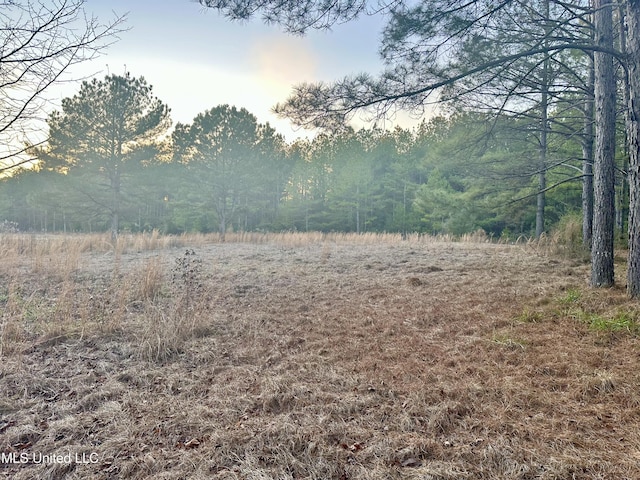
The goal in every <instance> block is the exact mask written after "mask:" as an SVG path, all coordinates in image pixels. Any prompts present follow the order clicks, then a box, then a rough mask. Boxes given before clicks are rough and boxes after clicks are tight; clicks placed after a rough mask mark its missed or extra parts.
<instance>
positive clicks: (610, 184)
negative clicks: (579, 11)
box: [591, 0, 616, 287]
mask: <svg viewBox="0 0 640 480" xmlns="http://www.w3.org/2000/svg"><path fill="white" fill-rule="evenodd" d="M594 9H595V14H594V24H595V36H596V45H597V46H598V47H600V48H602V49H607V50H613V15H612V7H611V3H609V0H594ZM594 71H595V113H596V116H595V123H596V152H595V153H596V154H595V159H594V165H593V193H594V212H593V240H592V248H591V285H592V286H594V287H610V286H612V285H613V283H614V270H613V231H614V220H615V218H614V217H615V177H614V166H615V163H614V161H615V133H616V132H615V120H616V118H615V115H616V112H615V101H616V98H615V94H616V88H615V87H616V85H615V75H614V69H613V56H612V55H611V54H608V53H604V52H594Z"/></svg>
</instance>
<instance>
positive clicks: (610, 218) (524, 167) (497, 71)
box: [0, 0, 640, 296]
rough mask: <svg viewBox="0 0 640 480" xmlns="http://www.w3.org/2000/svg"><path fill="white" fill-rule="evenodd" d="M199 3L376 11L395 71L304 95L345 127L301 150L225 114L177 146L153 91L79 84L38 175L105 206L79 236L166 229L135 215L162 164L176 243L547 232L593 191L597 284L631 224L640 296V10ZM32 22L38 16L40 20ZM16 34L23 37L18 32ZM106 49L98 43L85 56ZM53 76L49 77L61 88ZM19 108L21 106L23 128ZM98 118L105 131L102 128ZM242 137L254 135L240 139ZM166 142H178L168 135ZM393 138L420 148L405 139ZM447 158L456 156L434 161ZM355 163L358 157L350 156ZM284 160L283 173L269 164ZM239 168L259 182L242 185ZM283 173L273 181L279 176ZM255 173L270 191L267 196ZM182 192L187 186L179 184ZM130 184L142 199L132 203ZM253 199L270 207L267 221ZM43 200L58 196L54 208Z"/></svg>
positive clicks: (182, 133)
mask: <svg viewBox="0 0 640 480" xmlns="http://www.w3.org/2000/svg"><path fill="white" fill-rule="evenodd" d="M25 1H26V3H27V5H29V2H28V0H25ZM200 3H201V4H202V5H203V6H205V7H207V8H212V9H215V10H217V11H218V12H219V13H220V14H222V15H224V16H226V17H228V18H230V19H232V20H246V19H249V18H251V17H253V16H258V15H259V16H261V17H262V19H263V20H264V21H266V22H268V23H273V24H278V25H280V26H282V27H283V28H284V29H285V31H288V32H292V33H295V34H304V33H305V32H306V31H307V30H309V29H311V28H319V29H326V28H330V27H331V26H332V25H334V24H335V23H337V22H349V21H352V20H354V19H356V18H358V17H359V16H362V15H383V16H385V17H386V18H387V20H388V22H387V25H386V27H385V28H384V30H383V32H382V37H381V45H380V55H381V59H382V61H383V64H384V69H383V71H382V72H381V73H380V74H378V75H371V74H368V73H357V74H354V75H351V76H348V77H345V78H343V79H341V80H336V81H334V82H329V83H326V82H320V83H305V84H300V85H297V86H295V87H294V89H293V93H292V95H291V96H290V97H289V98H288V99H286V100H285V101H284V102H282V103H280V104H278V105H276V106H275V107H274V110H275V111H276V112H277V113H278V114H279V115H281V116H283V117H287V118H289V119H291V120H293V121H294V122H295V123H297V124H299V125H303V126H311V127H316V128H320V129H322V130H323V131H324V132H330V133H327V134H326V135H324V134H323V135H320V136H319V137H318V138H317V139H316V140H313V141H310V142H308V143H305V142H298V143H296V144H294V145H284V142H283V141H282V138H281V137H279V136H278V135H277V133H276V132H274V131H273V129H271V128H270V127H269V126H268V125H258V124H257V122H256V121H255V118H251V121H250V120H248V119H247V118H246V117H252V116H251V115H250V114H249V113H248V112H246V111H243V110H237V109H235V108H234V107H229V106H218V107H213V108H212V109H211V110H209V111H207V112H204V113H203V114H201V115H199V116H198V117H196V118H195V119H194V121H193V123H192V124H191V125H180V124H178V125H177V126H176V127H175V130H173V132H172V133H171V134H168V133H167V132H166V126H167V124H168V121H169V120H168V118H169V117H168V114H169V111H168V108H166V107H165V106H164V105H163V104H162V102H160V101H159V100H157V99H155V98H154V97H152V95H151V89H150V87H149V86H148V85H147V84H146V82H145V81H144V79H130V78H128V76H125V77H122V78H116V77H107V78H106V79H105V80H104V81H98V80H95V81H93V82H85V83H83V85H82V87H81V91H80V93H79V94H78V95H77V96H75V97H74V98H72V99H67V101H66V104H65V103H63V108H62V111H61V112H57V113H54V114H53V115H52V116H51V117H50V118H49V121H48V123H49V130H50V133H51V137H50V140H49V142H48V143H47V144H44V145H40V146H37V145H33V146H28V147H27V148H28V149H29V151H30V152H31V153H32V154H33V155H35V157H36V158H38V159H39V161H41V162H42V163H41V166H40V168H41V169H40V171H39V172H37V173H38V174H41V175H40V177H39V178H40V179H42V178H44V175H51V176H52V177H51V180H52V184H56V185H57V184H58V182H60V181H61V180H60V179H61V178H63V179H64V181H66V182H68V185H67V187H66V189H65V190H64V191H65V192H67V191H68V192H74V194H77V195H81V197H82V198H83V199H84V200H87V199H90V200H91V205H93V206H94V208H90V209H86V211H82V212H74V218H78V217H77V215H76V213H77V214H83V215H85V217H87V218H85V219H84V220H83V221H81V222H80V224H82V225H85V226H83V227H81V228H82V229H86V228H87V227H86V225H89V228H95V227H96V226H98V228H107V225H108V227H109V228H110V230H111V231H112V234H113V235H117V232H118V231H119V230H120V229H121V228H123V227H125V228H132V229H133V228H138V229H143V228H146V227H143V225H146V224H149V225H150V226H151V223H153V222H149V221H148V218H147V217H148V215H147V216H145V215H144V212H143V211H145V209H143V208H142V207H140V206H139V207H138V215H137V217H138V221H137V223H136V222H135V221H133V220H132V219H133V218H134V216H135V215H132V213H131V211H130V210H131V206H132V204H134V203H135V202H132V198H134V197H136V196H138V198H139V199H140V200H142V199H143V197H144V198H146V195H145V194H144V193H143V191H144V188H143V187H144V178H151V177H153V175H149V176H148V177H145V176H141V177H140V181H139V182H138V183H136V182H131V179H132V178H135V176H136V175H140V171H142V170H145V173H147V174H149V173H150V172H151V171H152V170H154V169H160V168H162V169H172V170H166V171H167V172H169V177H162V178H167V179H166V181H165V183H166V184H167V189H166V194H165V195H163V196H162V199H163V202H164V203H159V204H156V205H155V206H154V207H153V208H151V209H149V210H150V211H151V210H154V211H155V212H157V217H158V218H160V217H163V218H164V219H165V221H166V218H167V216H168V217H169V218H171V219H172V220H171V222H165V225H166V227H165V229H166V230H167V231H170V230H172V229H177V230H180V229H181V228H199V229H210V228H212V226H213V225H215V226H216V228H217V229H218V230H219V231H220V232H221V234H222V235H224V232H225V231H226V230H227V229H228V228H246V229H249V228H274V227H275V226H276V225H279V226H282V227H283V228H296V229H299V228H310V229H311V228H314V229H332V228H339V229H344V230H347V229H351V230H355V231H364V230H366V229H369V228H371V229H373V228H380V229H390V230H391V229H395V228H398V229H404V228H407V229H415V230H420V229H423V230H436V231H446V230H450V231H456V230H461V229H464V228H471V226H473V228H475V227H477V226H478V225H479V226H481V227H482V228H485V227H486V228H485V229H487V230H488V231H490V232H491V233H496V232H501V233H503V232H505V231H514V232H532V233H533V235H535V236H540V235H541V234H542V233H543V232H544V231H546V230H548V228H549V225H550V222H551V223H552V222H553V221H554V220H555V217H556V216H557V215H558V213H557V212H559V211H569V210H571V209H573V208H575V203H576V202H575V198H574V197H572V198H571V199H569V198H566V199H563V200H558V199H559V198H560V196H561V194H563V193H567V194H569V193H571V195H575V193H576V189H575V181H576V180H581V183H582V188H581V195H580V196H581V198H580V206H581V214H582V224H583V243H584V245H585V246H586V247H587V248H589V249H590V251H591V265H592V269H591V283H592V285H594V286H610V285H612V284H613V282H614V274H613V273H614V263H613V258H614V255H613V248H614V234H615V231H616V227H617V228H618V230H620V231H622V230H624V229H625V228H627V229H628V241H629V261H628V277H627V279H628V282H627V283H628V291H629V294H630V295H632V296H640V140H639V138H640V121H639V120H638V119H640V75H638V65H639V64H640V2H638V1H636V0H620V1H617V2H608V1H605V0H572V1H568V2H567V1H558V0H535V1H520V0H515V1H504V2H495V1H490V0H472V1H468V0H447V1H441V0H421V1H419V2H405V1H402V0H400V1H397V2H389V3H379V2H371V1H368V0H357V1H353V0H336V1H331V2H325V1H315V0H305V1H302V2H295V5H291V4H289V3H283V2H280V1H271V0H261V1H260V2H254V1H252V0H248V1H247V0H224V1H218V0H200ZM78 4H79V5H81V2H80V0H79V2H78ZM11 5H12V6H13V5H17V3H16V4H14V3H13V2H12V3H11ZM62 5H63V6H64V5H65V4H62ZM27 12H31V14H32V15H31V16H32V17H35V18H39V16H38V15H37V14H36V15H33V14H34V13H35V12H34V11H33V10H27ZM28 16H29V15H27V17H28ZM22 30H23V29H22V28H17V29H16V31H22ZM28 30H29V29H26V31H28ZM64 30H65V29H64V28H63V29H62V31H63V32H64ZM7 31H8V32H12V28H11V26H9V28H7ZM107 32H108V30H107ZM11 38H13V37H11ZM16 38H17V37H16ZM94 38H96V37H95V36H90V37H89V42H88V46H89V47H91V46H92V45H93V43H92V42H93V41H94V40H93V39H94ZM97 38H98V39H99V38H100V36H99V35H98V37H97ZM67 40H68V39H67ZM27 41H28V40H27ZM68 43H71V45H73V42H69V41H66V42H65V38H64V37H62V40H61V45H62V46H64V45H66V44H68ZM17 51H19V52H21V51H25V49H24V48H20V49H18V50H17ZM72 51H75V50H73V47H72ZM54 55H55V52H54ZM46 58H50V57H49V56H47V57H46ZM46 58H45V59H46ZM71 58H72V59H73V58H74V57H71ZM1 61H2V60H1V59H0V62H1ZM14 63H15V62H11V64H14ZM62 70H64V68H62ZM34 74H35V77H36V78H37V77H38V74H37V72H34ZM40 76H42V77H43V78H49V80H47V82H54V81H55V78H56V77H55V75H54V76H53V77H45V76H44V75H40ZM19 79H20V77H18V80H19ZM48 84H49V83H46V82H45V84H44V86H43V89H44V88H46V86H47V85H48ZM91 88H93V90H91ZM0 90H1V91H4V89H3V88H0ZM41 91H42V90H38V91H36V93H35V94H34V95H35V96H36V97H37V96H38V93H39V92H41ZM129 91H138V92H140V95H139V97H136V98H137V100H135V101H133V104H136V102H137V101H139V102H141V103H140V104H139V105H138V106H140V107H141V108H142V110H141V111H140V112H138V113H135V112H134V111H133V110H131V107H132V104H131V103H130V100H132V99H133V97H132V98H129V99H128V98H127V97H126V95H125V94H126V92H129ZM100 92H102V93H100ZM105 92H107V93H105ZM96 94H99V95H98V96H99V97H100V101H102V100H104V101H105V102H106V103H105V104H104V105H102V106H104V107H108V108H110V109H111V111H112V115H111V116H108V115H107V116H105V117H104V118H100V117H99V116H96V113H100V112H101V111H100V109H99V108H98V107H100V105H93V104H92V103H91V101H90V100H89V101H88V100H87V99H90V98H91V97H92V96H94V95H96ZM83 98H84V100H83ZM83 102H84V103H83ZM432 103H438V105H440V107H441V108H442V109H443V111H444V112H445V113H446V115H445V120H438V121H434V122H431V123H428V124H423V125H422V126H421V127H420V128H419V129H416V130H414V131H411V132H400V131H396V132H393V133H380V132H377V131H373V132H370V133H365V132H354V131H353V130H351V129H349V128H348V126H347V125H348V120H349V119H350V118H352V117H353V115H354V114H356V113H358V112H366V113H369V114H370V115H371V116H372V118H373V117H375V118H380V117H384V116H385V115H387V114H389V113H393V112H394V111H395V110H396V109H402V110H410V111H413V112H414V113H417V114H422V113H424V111H425V108H426V107H427V106H429V105H430V104H432ZM26 105H28V102H27V104H26ZM18 106H19V105H18ZM96 108H98V110H96ZM100 108H101V107H100ZM92 109H93V110H92ZM23 111H25V110H20V109H18V110H17V112H18V113H17V114H16V115H17V116H16V117H15V118H20V117H21V114H20V112H23ZM126 112H128V113H126ZM102 113H104V112H102ZM125 113H126V114H125ZM83 116H84V117H85V118H84V119H83V118H82V117H83ZM239 117H243V118H239ZM230 118H233V120H229V119H230ZM98 123H100V124H101V125H102V128H99V129H93V130H92V128H94V127H95V126H96V125H97V124H98ZM232 124H233V125H234V126H233V128H232V127H231V125H232ZM240 124H242V126H240ZM9 125H11V124H9ZM460 125H464V127H460ZM107 127H108V128H111V130H109V133H108V134H106V133H105V131H106V130H105V128H107ZM108 128H107V129H108ZM458 128H462V129H463V130H466V131H465V133H464V134H462V136H461V137H458V138H459V139H460V140H461V141H459V142H458V143H456V144H448V145H447V141H448V139H449V138H456V137H455V133H456V131H457V129H458ZM232 130H233V131H234V132H235V131H236V130H237V132H244V133H242V134H238V135H237V136H236V135H235V133H234V134H233V135H230V134H229V132H231V131H232ZM56 132H57V135H58V137H59V138H58V139H57V138H56ZM248 132H250V133H248ZM443 132H444V134H443V135H444V137H443V138H438V136H437V135H438V134H442V133H443ZM425 133H426V135H425ZM158 135H159V136H160V137H162V136H163V135H164V136H165V138H164V140H165V141H156V140H154V137H156V136H158ZM396 137H397V138H403V139H406V138H410V141H408V142H404V140H403V141H399V142H396ZM471 140H473V141H471ZM407 144H408V145H409V146H407ZM443 145H444V146H443ZM383 146H384V147H383ZM385 148H388V152H387V153H386V154H385V156H384V158H385V161H380V163H379V164H375V165H374V163H375V162H373V161H372V159H373V158H378V157H376V155H377V154H378V153H379V152H380V151H384V150H385ZM446 148H448V150H446ZM438 151H441V152H443V153H442V155H441V158H440V161H439V162H435V161H433V158H434V155H435V156H437V155H436V152H438ZM345 152H349V153H348V154H347V153H345ZM389 152H391V153H389ZM412 155H417V158H418V160H416V162H415V164H412V163H411V162H410V161H408V160H407V159H408V158H412V157H411V156H412ZM240 157H242V158H243V159H244V160H242V161H239V160H238V159H239V158H240ZM347 157H349V161H345V160H343V159H344V158H347ZM444 157H446V160H445V158H444ZM460 158H461V159H462V160H460V161H458V160H459V159H460ZM246 159H250V160H246ZM275 159H277V160H275ZM378 159H379V158H378ZM272 160H273V161H274V162H275V163H274V164H273V165H272V167H274V168H275V170H274V169H273V168H262V167H263V166H264V165H267V164H268V162H270V161H272ZM405 160H407V162H408V163H406V162H405ZM240 164H242V166H244V167H246V168H248V169H249V170H248V171H247V170H244V171H243V172H240V170H241V168H240ZM250 164H251V165H252V166H251V167H249V166H248V165H250ZM356 165H358V167H357V168H356V167H355V166H356ZM380 165H384V166H380ZM409 165H410V166H409ZM6 169H7V168H6V167H3V168H2V170H3V171H4V170H6ZM274 171H277V172H278V174H277V175H276V174H273V175H271V173H272V172H274ZM354 171H355V173H354ZM267 172H269V174H267ZM33 174H34V172H31V171H29V172H21V173H20V175H15V174H14V175H13V176H12V178H11V180H12V182H13V185H14V186H15V185H18V184H19V182H18V179H19V177H22V181H23V182H25V183H28V182H29V181H35V180H33V179H32V175H33ZM305 175H306V176H305ZM257 177H264V178H262V180H264V182H262V183H260V184H259V185H257V184H254V183H253V180H252V179H254V178H257ZM276 177H277V180H276V179H275V178H276ZM177 178H179V179H181V182H178V183H179V185H180V186H177V184H174V183H171V182H172V181H173V180H175V179H177ZM185 178H189V180H188V181H184V179H185ZM54 179H55V181H53V180H54ZM489 179H492V180H493V182H490V181H489ZM74 182H75V183H74ZM532 183H533V187H532ZM134 184H135V185H137V187H136V189H130V188H129V186H131V185H134ZM47 185H49V182H47ZM156 185H157V184H156ZM185 185H188V186H186V187H185ZM264 185H269V187H268V188H267V189H266V190H268V191H265V187H264ZM400 186H402V188H400ZM154 188H155V187H154ZM400 190H402V195H401V196H399V195H398V192H399V191H400ZM205 191H206V192H207V193H206V195H205V194H204V193H203V192H205ZM276 191H277V192H278V193H276ZM38 194H40V192H38ZM205 197H206V198H205ZM258 197H260V198H261V202H262V206H263V207H264V206H265V205H268V206H269V208H262V209H259V208H257V207H256V205H258V203H260V202H258V201H257V198H258ZM276 197H278V200H277V201H276ZM48 198H50V200H51V201H54V200H55V195H52V196H50V197H48ZM61 198H62V200H60V202H58V203H60V205H62V204H63V203H64V207H65V208H64V209H63V210H62V211H60V210H59V209H58V210H55V208H54V205H53V204H48V206H49V208H47V209H45V210H44V212H45V218H44V219H42V218H41V219H40V223H41V226H44V227H45V228H48V227H47V225H48V224H49V221H50V220H49V216H50V214H49V213H48V212H49V211H51V210H53V211H54V215H53V216H54V219H55V222H56V225H59V224H60V215H61V216H62V224H63V228H67V215H68V214H69V212H70V210H69V209H68V208H67V207H68V202H66V200H64V198H66V197H65V196H63V197H61ZM399 198H402V201H401V202H399V201H398V199H399ZM79 199H80V198H79ZM390 199H391V200H390ZM531 199H535V214H534V220H533V222H532V221H531V218H530V210H531V209H530V203H529V202H527V200H531ZM4 201H5V203H6V202H8V201H9V200H6V199H5V200H4ZM11 201H14V200H11ZM30 201H31V203H32V204H33V203H34V202H36V200H35V199H34V198H32V199H31V200H30ZM23 202H24V200H23ZM65 202H66V203H65ZM145 202H148V200H145ZM27 203H28V202H27ZM138 204H139V205H140V202H138ZM560 204H561V205H562V206H563V208H559V205H560ZM76 205H84V204H83V203H76ZM514 205H518V208H517V209H514V207H513V206H514ZM134 210H135V209H134ZM39 211H41V210H39ZM35 212H36V211H32V212H31V213H32V219H31V222H32V226H34V225H35V224H36V216H37V215H36V213H35ZM194 212H209V213H208V214H203V215H199V216H198V215H194ZM256 212H261V213H256ZM266 212H268V213H266ZM345 212H348V213H345ZM194 216H196V217H198V218H194ZM143 217H145V220H144V222H143ZM516 218H518V219H519V220H520V221H519V226H516V225H515V223H516V222H514V219H516ZM390 219H392V220H390ZM398 219H401V220H398ZM626 219H628V222H627V221H626ZM21 221H24V220H21ZM74 221H76V220H74ZM398 221H399V222H400V224H401V227H398V226H397V225H398V223H397V222H398ZM301 222H302V223H301ZM79 228H80V227H79Z"/></svg>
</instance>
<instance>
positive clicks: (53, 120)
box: [34, 74, 170, 236]
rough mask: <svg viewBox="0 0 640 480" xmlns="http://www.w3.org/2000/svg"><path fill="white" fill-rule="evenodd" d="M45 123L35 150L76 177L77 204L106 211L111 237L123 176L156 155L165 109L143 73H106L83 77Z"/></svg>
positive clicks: (49, 163)
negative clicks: (43, 140)
mask: <svg viewBox="0 0 640 480" xmlns="http://www.w3.org/2000/svg"><path fill="white" fill-rule="evenodd" d="M48 124H49V137H50V138H49V142H48V145H47V147H46V148H37V149H35V150H34V152H35V154H36V155H37V156H38V157H39V158H40V159H41V160H42V161H43V164H44V167H45V168H47V169H49V170H57V171H59V172H61V173H64V174H67V175H69V177H70V178H73V179H77V180H78V181H77V182H76V183H74V184H73V186H74V190H75V191H76V192H78V193H80V194H81V196H83V197H84V202H82V203H85V204H86V203H90V204H94V205H96V206H97V207H98V209H99V211H101V213H103V214H104V213H107V214H108V215H109V217H110V219H111V232H112V235H113V236H116V235H117V234H118V231H119V229H120V215H121V214H122V213H123V211H124V209H125V208H126V205H125V204H124V201H125V196H126V193H127V184H126V181H127V177H128V176H129V175H131V174H133V173H134V172H135V171H136V169H139V168H140V167H141V166H142V165H143V164H145V163H148V162H150V161H152V160H153V159H154V158H156V156H157V155H158V153H159V147H158V140H159V137H160V136H161V135H162V134H164V133H165V132H166V130H167V129H168V128H169V126H170V118H169V108H168V107H167V106H166V105H165V104H163V103H162V102H161V101H160V100H159V99H158V98H157V97H155V96H153V92H152V87H151V86H150V85H148V84H147V82H146V81H145V79H144V78H132V77H131V76H130V75H129V74H126V75H124V76H118V75H107V77H105V79H104V80H97V79H93V80H91V81H85V82H83V83H82V86H81V87H80V92H79V93H78V94H77V95H75V96H74V97H72V98H65V99H64V100H63V101H62V112H59V111H55V112H53V113H52V114H51V115H50V117H49V120H48ZM129 189H130V191H133V189H132V186H130V187H129Z"/></svg>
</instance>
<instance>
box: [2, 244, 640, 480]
mask: <svg viewBox="0 0 640 480" xmlns="http://www.w3.org/2000/svg"><path fill="white" fill-rule="evenodd" d="M106 239H107V237H104V236H97V235H96V236H70V237H56V236H52V237H39V236H38V237H33V236H20V235H11V236H9V235H4V236H1V237H0V260H1V263H0V279H1V281H2V283H0V285H2V286H1V287H0V307H1V308H2V324H1V328H2V330H1V331H0V356H1V357H2V358H1V363H0V392H2V395H1V396H0V453H3V454H4V455H5V456H4V457H3V458H4V460H5V461H4V463H1V464H0V476H4V477H6V478H15V479H27V478H28V479H34V478H35V479H48V478H51V479H60V478H69V479H74V478H78V479H80V478H82V479H88V478H90V479H109V478H133V479H143V478H149V479H152V478H153V479H156V478H167V479H169V478H171V479H173V478H195V479H198V478H202V479H205V478H214V479H271V478H278V479H294V478H305V479H394V478H398V479H400V478H402V479H472V478H473V479H476V478H478V479H534V478H536V479H596V478H601V479H634V478H640V429H638V421H639V420H640V392H639V391H638V388H637V386H638V384H639V383H640V373H639V372H640V369H639V368H638V346H639V345H638V338H639V337H638V329H637V328H636V326H637V318H638V314H639V313H640V310H639V309H638V306H637V305H636V304H635V303H633V302H630V301H629V300H628V299H627V298H626V296H625V294H624V291H623V289H622V288H619V287H616V288H613V289H607V290H591V289H589V288H587V287H586V281H587V277H588V266H587V265H586V264H584V263H583V262H581V261H575V260H572V259H571V258H569V257H565V256H561V257H558V256H556V255H552V254H551V253H550V252H551V251H552V250H553V249H552V248H551V247H550V246H549V243H548V242H549V240H548V239H547V240H545V241H546V242H547V243H542V244H532V243H530V242H524V243H523V242H520V243H518V244H516V245H497V244H492V243H489V242H487V241H486V238H483V237H482V236H481V235H480V234H476V235H475V236H473V237H469V238H465V239H463V240H464V241H458V242H453V241H450V240H448V239H442V238H439V239H436V238H432V237H420V236H412V237H409V238H407V239H406V240H402V238H401V237H400V236H397V235H378V236H376V235H361V236H356V235H343V234H334V235H323V234H308V235H305V234H300V233H285V234H237V235H227V238H226V242H225V243H224V244H223V243H220V242H219V241H218V238H217V236H214V235H211V236H205V235H192V236H182V237H167V238H165V237H161V236H158V235H157V234H150V235H144V236H130V237H125V238H121V239H120V240H119V241H118V244H117V245H115V246H114V245H112V244H110V242H108V241H106ZM623 273H624V272H618V274H619V275H622V274H623ZM10 453H14V454H16V455H18V457H16V458H18V459H19V455H20V454H24V455H25V456H24V458H25V459H26V460H27V462H26V463H24V464H21V463H15V464H10V463H8V462H7V461H6V460H7V459H8V458H9V457H7V455H8V454H10ZM67 454H70V455H71V457H70V459H71V461H67V460H68V459H69V457H65V455H67ZM83 454H84V457H83V456H82V455H83ZM38 455H61V456H62V457H61V458H62V460H63V461H61V462H57V463H54V462H51V461H49V462H43V463H39V462H37V461H34V459H36V460H37V456H38ZM76 455H77V456H78V457H77V459H78V460H82V459H83V458H84V459H86V460H87V463H81V462H76ZM94 461H95V463H93V462H94Z"/></svg>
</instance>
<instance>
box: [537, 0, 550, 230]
mask: <svg viewBox="0 0 640 480" xmlns="http://www.w3.org/2000/svg"><path fill="white" fill-rule="evenodd" d="M544 10H545V18H547V19H548V18H549V16H550V14H549V1H548V0H547V1H545V2H544ZM545 31H546V33H547V36H548V34H549V32H548V27H545ZM545 46H548V42H547V41H546V40H545ZM549 77H550V66H549V55H548V54H545V58H544V62H543V63H542V79H541V82H540V83H541V85H540V87H541V94H540V145H539V158H538V162H539V164H538V195H537V201H536V238H540V236H541V235H542V234H543V233H544V210H545V207H546V205H547V198H546V189H547V148H548V141H547V137H548V131H549V125H548V124H549V83H550V78H549Z"/></svg>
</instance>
